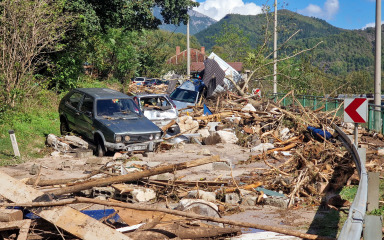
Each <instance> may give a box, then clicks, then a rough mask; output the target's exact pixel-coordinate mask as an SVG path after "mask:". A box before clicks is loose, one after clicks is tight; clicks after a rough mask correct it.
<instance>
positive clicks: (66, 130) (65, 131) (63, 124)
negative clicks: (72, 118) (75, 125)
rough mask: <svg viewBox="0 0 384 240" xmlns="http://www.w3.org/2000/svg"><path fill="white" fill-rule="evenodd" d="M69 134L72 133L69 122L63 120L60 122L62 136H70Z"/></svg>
mask: <svg viewBox="0 0 384 240" xmlns="http://www.w3.org/2000/svg"><path fill="white" fill-rule="evenodd" d="M69 132H70V129H69V127H68V123H67V121H65V120H61V121H60V134H61V136H65V135H68V133H69Z"/></svg>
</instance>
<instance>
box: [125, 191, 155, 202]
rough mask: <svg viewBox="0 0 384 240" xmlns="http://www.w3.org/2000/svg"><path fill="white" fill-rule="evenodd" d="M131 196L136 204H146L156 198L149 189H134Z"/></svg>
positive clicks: (153, 192)
mask: <svg viewBox="0 0 384 240" xmlns="http://www.w3.org/2000/svg"><path fill="white" fill-rule="evenodd" d="M131 194H132V197H133V200H134V201H136V202H148V201H151V200H153V199H155V198H156V192H155V191H154V190H153V189H150V188H136V189H133V191H132V192H131Z"/></svg>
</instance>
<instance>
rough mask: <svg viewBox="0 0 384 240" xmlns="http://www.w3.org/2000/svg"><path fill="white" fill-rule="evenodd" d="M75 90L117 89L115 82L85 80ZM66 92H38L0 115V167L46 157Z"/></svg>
mask: <svg viewBox="0 0 384 240" xmlns="http://www.w3.org/2000/svg"><path fill="white" fill-rule="evenodd" d="M79 87H90V88H91V87H92V88H94V87H97V88H113V89H119V88H121V84H120V85H119V82H117V81H115V80H110V81H104V82H100V81H97V80H94V79H91V78H89V79H85V80H83V81H82V82H81V83H80V86H79ZM66 93H67V92H63V93H61V94H56V93H54V92H52V91H49V90H45V89H41V90H40V91H39V92H38V93H36V94H35V95H34V96H33V97H30V98H25V99H24V100H23V101H22V103H20V104H19V105H18V106H17V107H16V108H14V109H12V110H8V111H0V166H5V165H14V164H18V163H22V162H25V161H27V160H29V159H33V158H39V157H43V156H44V155H46V154H47V152H49V151H47V149H46V148H45V141H46V138H47V136H48V134H50V133H52V134H55V135H56V136H60V119H59V112H58V107H59V102H60V100H61V98H62V97H63V96H64V95H65V94H66ZM11 129H12V130H14V131H15V135H16V140H17V143H18V147H19V151H20V154H21V157H20V158H16V157H14V152H13V148H12V143H11V139H10V137H9V133H8V131H9V130H11Z"/></svg>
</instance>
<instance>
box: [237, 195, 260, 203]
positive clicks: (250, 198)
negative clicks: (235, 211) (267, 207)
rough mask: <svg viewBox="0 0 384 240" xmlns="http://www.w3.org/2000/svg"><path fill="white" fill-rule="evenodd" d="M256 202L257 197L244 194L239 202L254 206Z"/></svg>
mask: <svg viewBox="0 0 384 240" xmlns="http://www.w3.org/2000/svg"><path fill="white" fill-rule="evenodd" d="M256 203H257V197H256V196H250V195H246V196H244V197H243V199H242V201H241V204H242V205H245V206H255V205H256Z"/></svg>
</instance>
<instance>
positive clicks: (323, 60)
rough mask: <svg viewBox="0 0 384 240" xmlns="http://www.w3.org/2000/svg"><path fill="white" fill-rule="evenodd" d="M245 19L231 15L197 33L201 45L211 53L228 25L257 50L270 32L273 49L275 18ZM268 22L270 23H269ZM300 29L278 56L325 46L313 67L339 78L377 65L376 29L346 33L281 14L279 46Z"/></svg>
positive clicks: (313, 55) (314, 56)
mask: <svg viewBox="0 0 384 240" xmlns="http://www.w3.org/2000/svg"><path fill="white" fill-rule="evenodd" d="M268 18H269V20H270V21H267V19H266V15H265V14H260V15H256V16H243V15H238V14H230V15H227V16H226V17H225V18H223V19H222V20H220V21H219V22H217V23H215V24H213V25H211V26H209V27H208V28H207V29H205V30H203V31H201V32H199V33H197V34H195V36H196V38H197V39H198V41H199V42H200V44H201V46H205V47H206V49H207V50H208V51H209V50H210V49H212V47H213V46H214V45H215V40H214V38H212V36H215V35H217V34H218V33H220V31H221V30H222V29H223V26H224V25H225V24H227V25H233V26H235V27H236V28H238V29H240V30H242V31H243V32H244V35H246V36H247V35H248V36H249V39H250V45H251V46H252V47H253V48H257V47H258V46H260V45H261V44H263V42H264V38H265V32H266V29H268V32H269V37H270V40H269V41H268V44H269V47H270V49H272V44H273V40H272V36H273V35H272V30H273V15H272V14H268ZM267 22H268V24H267ZM297 30H300V32H299V33H298V34H296V35H295V36H294V37H293V38H292V39H291V40H290V41H289V42H288V43H287V44H285V45H284V46H283V47H282V48H281V49H280V50H279V55H280V56H281V55H289V54H292V53H293V52H295V51H300V50H303V49H306V48H311V47H313V46H315V45H316V44H317V43H319V42H321V41H322V43H321V44H320V45H319V46H318V47H317V48H316V49H315V50H314V51H312V52H310V53H309V55H310V57H311V59H312V60H311V61H312V64H313V65H315V66H317V67H320V68H321V69H323V70H325V71H326V72H329V73H333V74H336V75H340V74H345V73H347V72H351V71H356V70H372V69H373V63H374V48H373V46H374V42H373V41H374V29H372V28H368V29H366V30H345V29H341V28H337V27H334V26H332V25H330V24H329V23H327V22H326V21H324V20H321V19H318V18H313V17H306V16H303V15H300V14H297V13H294V12H291V11H288V10H280V11H278V45H279V47H280V46H281V44H283V43H284V42H285V41H286V40H287V39H288V38H289V37H290V36H291V35H292V34H293V33H295V32H296V31H297Z"/></svg>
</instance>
